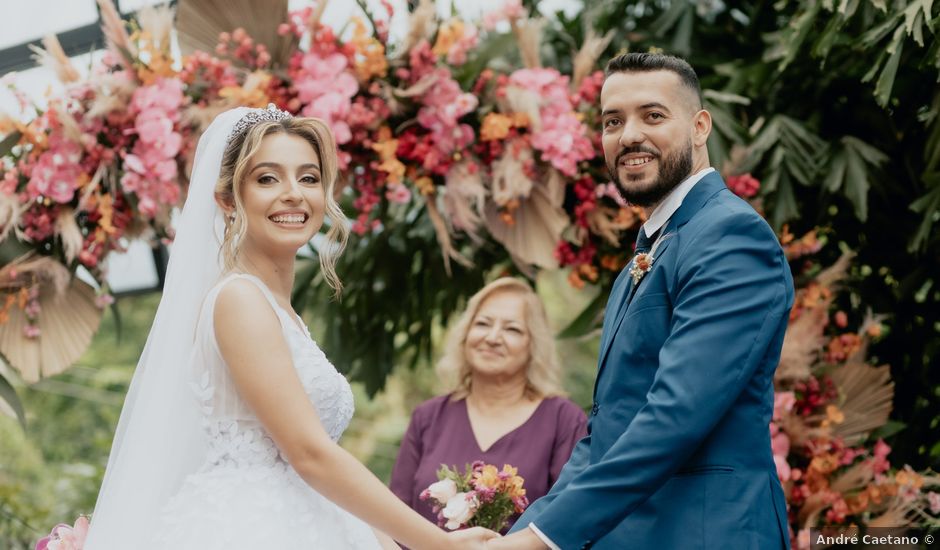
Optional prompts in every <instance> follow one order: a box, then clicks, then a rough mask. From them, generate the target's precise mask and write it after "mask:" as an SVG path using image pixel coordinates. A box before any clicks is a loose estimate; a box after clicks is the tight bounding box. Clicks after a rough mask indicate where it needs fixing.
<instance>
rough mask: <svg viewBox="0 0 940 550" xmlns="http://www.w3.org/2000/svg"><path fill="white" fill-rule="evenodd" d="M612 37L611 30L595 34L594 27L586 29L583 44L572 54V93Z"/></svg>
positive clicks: (595, 63)
mask: <svg viewBox="0 0 940 550" xmlns="http://www.w3.org/2000/svg"><path fill="white" fill-rule="evenodd" d="M613 38H614V31H613V30H610V31H608V32H607V34H605V35H604V36H597V33H595V32H594V29H588V32H587V36H586V37H585V38H584V44H581V49H580V50H578V53H577V54H575V56H574V70H573V71H572V72H571V88H570V89H571V92H572V93H574V92H575V91H576V90H577V89H578V86H580V85H581V81H582V80H584V77H586V76H587V75H588V74H590V73H591V71H593V70H594V67H595V66H596V65H597V58H599V57H600V56H601V54H602V53H604V50H606V49H607V45H608V44H610V41H611V40H613Z"/></svg>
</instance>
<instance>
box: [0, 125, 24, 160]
mask: <svg viewBox="0 0 940 550" xmlns="http://www.w3.org/2000/svg"><path fill="white" fill-rule="evenodd" d="M21 137H23V134H21V133H20V132H19V131H13V132H10V133H9V134H8V135H7V137H5V138H3V141H0V157H6V156H8V155H9V154H10V151H12V150H13V148H14V147H16V144H17V143H19V142H20V138H21Z"/></svg>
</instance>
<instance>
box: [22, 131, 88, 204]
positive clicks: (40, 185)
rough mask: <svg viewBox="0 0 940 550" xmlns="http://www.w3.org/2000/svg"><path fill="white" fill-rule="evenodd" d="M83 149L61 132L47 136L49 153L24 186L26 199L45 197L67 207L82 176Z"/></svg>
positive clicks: (43, 154) (38, 163)
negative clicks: (65, 204) (66, 204)
mask: <svg viewBox="0 0 940 550" xmlns="http://www.w3.org/2000/svg"><path fill="white" fill-rule="evenodd" d="M81 160H82V148H81V146H80V145H79V144H77V143H75V142H73V141H71V140H69V139H67V138H65V137H64V136H63V135H62V134H61V133H60V132H53V133H52V135H50V136H49V149H48V150H46V151H45V152H43V153H42V154H41V155H40V156H39V159H38V160H37V161H36V163H35V165H34V166H33V168H32V172H31V173H30V179H29V183H28V184H27V185H26V192H27V196H28V197H29V198H30V199H36V198H38V197H40V196H43V197H48V198H50V199H52V200H53V201H55V202H58V203H67V202H69V201H71V200H72V197H74V196H75V188H76V187H75V186H76V184H77V182H78V179H79V176H80V175H81V174H82V167H81Z"/></svg>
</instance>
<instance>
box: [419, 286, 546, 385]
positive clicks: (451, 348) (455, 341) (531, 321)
mask: <svg viewBox="0 0 940 550" xmlns="http://www.w3.org/2000/svg"><path fill="white" fill-rule="evenodd" d="M502 292H510V293H515V294H518V295H519V296H521V297H522V299H523V303H524V304H525V321H526V325H527V327H528V330H529V364H528V365H527V366H526V393H528V394H529V395H530V396H533V397H552V396H555V395H564V391H563V390H562V389H561V381H560V379H561V367H560V366H559V362H558V355H557V353H556V351H555V336H554V334H553V333H552V329H551V326H550V325H549V322H548V316H547V315H546V314H545V306H544V305H543V304H542V300H541V299H540V298H539V297H538V295H537V294H536V293H535V292H534V291H533V290H532V287H531V286H529V285H528V283H526V282H524V281H522V280H520V279H515V278H512V277H502V278H500V279H496V280H495V281H493V282H492V283H490V284H488V285H486V286H485V287H483V288H482V289H480V290H479V291H478V292H477V293H476V294H474V295H473V297H472V298H470V301H469V302H468V303H467V309H466V310H465V311H464V312H463V314H462V315H461V316H460V318H459V319H458V320H457V323H456V324H455V325H454V326H453V327H452V328H451V330H450V333H449V334H448V336H447V340H446V343H445V347H444V355H443V356H442V357H441V359H440V361H438V363H437V371H438V374H439V375H440V376H441V378H442V379H444V380H445V381H446V383H447V388H448V389H449V390H450V391H451V392H452V393H453V398H454V399H461V398H464V397H466V396H467V395H469V394H470V392H471V391H472V388H471V387H470V386H471V384H472V376H471V375H472V369H473V367H472V366H471V365H470V363H469V362H468V361H467V356H466V353H464V346H465V344H466V342H467V334H468V333H469V332H470V325H471V323H472V322H473V319H474V317H476V315H477V312H479V311H480V307H481V306H482V305H483V302H484V301H486V299H487V298H489V297H490V296H492V295H494V294H497V293H502Z"/></svg>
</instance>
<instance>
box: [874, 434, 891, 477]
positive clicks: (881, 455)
mask: <svg viewBox="0 0 940 550" xmlns="http://www.w3.org/2000/svg"><path fill="white" fill-rule="evenodd" d="M872 453H873V455H874V457H873V458H872V462H871V468H872V470H873V471H874V472H875V474H883V473H884V472H887V471H888V469H890V468H891V464H890V463H889V462H888V454H890V453H891V447H889V446H888V444H887V443H885V442H884V440H883V439H879V440H878V442H877V443H875V448H874V449H873V451H872Z"/></svg>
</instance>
